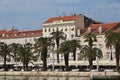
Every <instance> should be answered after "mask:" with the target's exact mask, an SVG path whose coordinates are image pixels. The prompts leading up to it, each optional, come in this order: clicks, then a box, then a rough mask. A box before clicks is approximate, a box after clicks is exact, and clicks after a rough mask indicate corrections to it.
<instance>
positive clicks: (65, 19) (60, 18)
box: [44, 15, 79, 23]
mask: <svg viewBox="0 0 120 80" xmlns="http://www.w3.org/2000/svg"><path fill="white" fill-rule="evenodd" d="M78 17H79V15H72V16H62V17H61V16H60V17H54V18H49V19H48V20H47V21H45V22H44V23H52V22H54V21H58V20H63V21H73V20H76V19H77V18H78Z"/></svg>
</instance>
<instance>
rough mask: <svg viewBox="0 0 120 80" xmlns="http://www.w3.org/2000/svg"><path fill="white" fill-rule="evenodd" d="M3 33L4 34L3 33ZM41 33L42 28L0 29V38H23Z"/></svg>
mask: <svg viewBox="0 0 120 80" xmlns="http://www.w3.org/2000/svg"><path fill="white" fill-rule="evenodd" d="M3 34H4V35H3ZM41 35H42V30H29V31H18V30H17V31H6V30H5V31H2V30H1V31H0V38H25V37H37V36H41Z"/></svg>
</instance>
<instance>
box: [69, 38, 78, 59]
mask: <svg viewBox="0 0 120 80" xmlns="http://www.w3.org/2000/svg"><path fill="white" fill-rule="evenodd" d="M71 45H72V46H71V52H72V53H73V60H74V61H75V60H76V49H77V48H80V41H79V40H71Z"/></svg>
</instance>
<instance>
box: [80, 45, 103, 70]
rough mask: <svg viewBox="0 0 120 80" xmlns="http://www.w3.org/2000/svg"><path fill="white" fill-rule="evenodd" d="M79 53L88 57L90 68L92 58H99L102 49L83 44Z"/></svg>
mask: <svg viewBox="0 0 120 80" xmlns="http://www.w3.org/2000/svg"><path fill="white" fill-rule="evenodd" d="M80 53H81V54H82V55H83V56H84V57H85V58H87V59H88V61H89V66H90V70H91V69H92V66H93V60H94V59H95V58H96V57H98V58H99V59H100V58H102V51H101V50H100V49H99V48H95V47H92V48H91V47H90V46H84V47H83V48H82V49H81V51H80Z"/></svg>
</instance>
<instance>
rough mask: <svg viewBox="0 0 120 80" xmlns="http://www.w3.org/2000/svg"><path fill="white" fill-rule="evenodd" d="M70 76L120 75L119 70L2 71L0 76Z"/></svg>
mask: <svg viewBox="0 0 120 80" xmlns="http://www.w3.org/2000/svg"><path fill="white" fill-rule="evenodd" d="M4 75H6V76H58V77H59V76H65V77H67V76H70V77H92V76H114V75H115V76H116V75H117V76H120V73H118V72H111V71H106V72H73V71H69V72H61V71H39V72H37V71H19V72H18V71H8V72H5V71H2V72H0V76H4Z"/></svg>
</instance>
